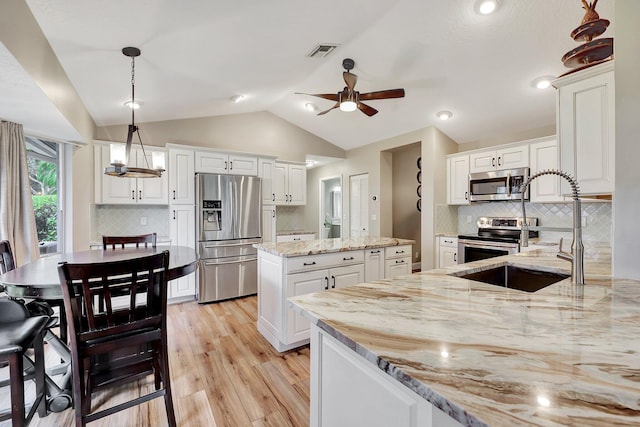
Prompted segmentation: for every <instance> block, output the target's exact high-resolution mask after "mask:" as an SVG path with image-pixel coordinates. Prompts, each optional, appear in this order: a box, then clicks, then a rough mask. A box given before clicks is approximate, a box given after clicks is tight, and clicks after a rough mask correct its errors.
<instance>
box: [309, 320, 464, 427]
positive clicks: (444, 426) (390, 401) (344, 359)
mask: <svg viewBox="0 0 640 427" xmlns="http://www.w3.org/2000/svg"><path fill="white" fill-rule="evenodd" d="M310 388H311V390H310V392H311V407H310V423H309V424H310V426H311V427H334V426H398V427H418V426H420V427H461V426H462V424H460V423H459V422H458V421H456V420H454V419H453V418H451V417H450V416H448V415H447V414H445V413H444V412H443V411H441V410H440V409H438V408H436V407H435V406H433V405H432V404H431V403H429V402H428V401H427V400H426V399H425V398H423V397H421V396H419V395H418V394H417V393H415V392H414V391H412V390H410V388H409V387H407V386H405V385H403V384H401V383H400V382H399V381H397V380H396V379H394V378H393V377H392V376H391V375H390V374H388V373H386V372H383V371H382V370H381V369H380V368H378V366H377V365H376V364H374V363H371V362H370V361H368V360H365V358H363V357H362V356H360V355H359V354H357V353H356V352H354V351H353V350H352V349H350V348H348V347H347V346H345V345H344V344H342V343H340V342H339V341H338V340H337V339H335V338H334V337H332V336H331V335H329V334H328V333H326V332H325V331H322V330H321V329H320V328H319V327H317V326H316V325H313V326H312V330H311V385H310Z"/></svg>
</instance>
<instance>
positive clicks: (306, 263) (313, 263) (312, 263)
mask: <svg viewBox="0 0 640 427" xmlns="http://www.w3.org/2000/svg"><path fill="white" fill-rule="evenodd" d="M302 265H316V262H315V261H313V262H304V263H302Z"/></svg>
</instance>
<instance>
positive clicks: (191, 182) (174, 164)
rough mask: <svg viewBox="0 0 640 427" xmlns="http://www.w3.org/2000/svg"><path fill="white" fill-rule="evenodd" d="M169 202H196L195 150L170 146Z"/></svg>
mask: <svg viewBox="0 0 640 427" xmlns="http://www.w3.org/2000/svg"><path fill="white" fill-rule="evenodd" d="M167 173H168V175H169V203H171V204H179V205H193V204H194V203H195V169H194V152H193V150H188V149H181V148H169V167H168V170H167Z"/></svg>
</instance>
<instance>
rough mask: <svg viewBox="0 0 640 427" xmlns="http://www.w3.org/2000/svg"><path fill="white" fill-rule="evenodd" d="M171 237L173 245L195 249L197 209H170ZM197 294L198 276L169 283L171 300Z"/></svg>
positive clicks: (178, 206)
mask: <svg viewBox="0 0 640 427" xmlns="http://www.w3.org/2000/svg"><path fill="white" fill-rule="evenodd" d="M169 215H170V217H169V237H170V238H171V244H172V245H177V246H189V247H191V248H195V239H196V230H195V224H196V219H195V207H194V206H193V205H171V206H170V207H169ZM195 294H196V274H195V273H192V274H189V275H187V276H184V277H180V278H179V279H175V280H172V281H170V282H169V298H172V299H174V298H184V297H192V296H195Z"/></svg>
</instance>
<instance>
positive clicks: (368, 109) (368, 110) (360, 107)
mask: <svg viewBox="0 0 640 427" xmlns="http://www.w3.org/2000/svg"><path fill="white" fill-rule="evenodd" d="M358 110H360V111H362V112H363V113H365V114H366V115H367V116H369V117H371V116H373V115H374V114H377V113H378V110H376V109H375V108H373V107H370V106H368V105H367V104H363V103H362V102H358Z"/></svg>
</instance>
